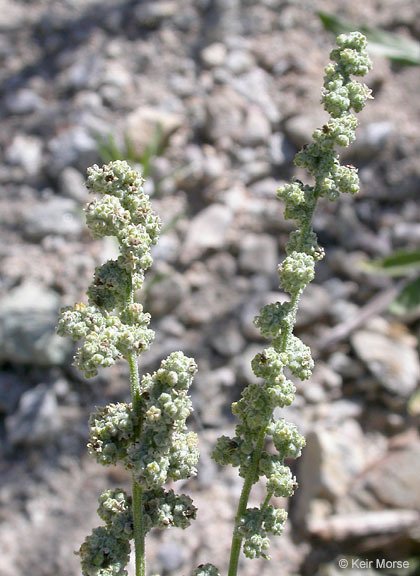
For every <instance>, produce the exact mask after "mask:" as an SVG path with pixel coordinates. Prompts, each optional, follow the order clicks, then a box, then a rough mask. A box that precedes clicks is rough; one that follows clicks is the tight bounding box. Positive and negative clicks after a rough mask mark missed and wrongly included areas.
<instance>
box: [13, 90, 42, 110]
mask: <svg viewBox="0 0 420 576" xmlns="http://www.w3.org/2000/svg"><path fill="white" fill-rule="evenodd" d="M5 105H6V109H7V110H8V112H9V113H10V114H16V115H19V116H20V115H24V114H31V113H32V112H37V111H38V110H41V109H42V108H44V106H45V102H44V100H43V99H42V98H41V97H40V96H39V95H38V94H37V93H36V92H35V90H32V89H31V88H22V89H20V90H18V91H17V92H12V93H10V94H8V95H7V96H6V99H5Z"/></svg>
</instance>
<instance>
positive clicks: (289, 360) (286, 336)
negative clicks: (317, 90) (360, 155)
mask: <svg viewBox="0 0 420 576" xmlns="http://www.w3.org/2000/svg"><path fill="white" fill-rule="evenodd" d="M337 45H338V48H337V49H335V50H333V51H332V52H331V54H330V57H331V60H332V62H331V63H330V64H329V65H328V66H327V67H326V69H325V77H324V89H323V93H322V102H323V104H324V108H325V110H326V111H327V112H328V113H329V114H330V116H331V117H330V120H329V121H328V122H327V123H326V124H325V125H324V126H323V127H322V128H320V129H319V130H315V132H314V133H313V142H312V143H311V144H309V145H308V146H305V147H304V148H303V150H301V151H300V152H298V154H297V155H296V157H295V164H296V166H299V167H303V168H306V169H307V170H308V172H309V173H310V174H311V175H312V176H313V178H314V181H315V183H314V185H313V186H310V185H305V184H303V183H302V182H300V181H295V182H292V183H288V184H285V185H283V186H282V187H281V188H280V189H279V191H278V197H279V198H280V199H281V200H282V201H283V202H284V204H285V218H287V219H293V220H295V221H296V225H297V230H296V231H294V232H292V234H291V235H290V238H289V242H288V244H287V246H286V252H287V256H286V258H285V259H284V260H283V262H282V263H281V264H280V265H279V267H278V275H279V279H280V287H281V288H282V289H283V290H284V291H285V292H286V293H288V294H289V300H288V301H286V302H275V303H273V304H268V305H267V306H264V307H263V308H262V309H261V310H260V314H259V315H258V316H257V317H256V318H255V321H254V322H255V325H256V326H257V327H258V328H259V329H260V331H261V334H262V335H263V336H264V337H265V338H268V339H271V345H270V346H269V347H268V348H266V349H265V350H264V351H263V352H261V353H259V354H257V355H256V356H255V357H254V359H253V360H252V369H253V372H254V374H255V376H256V377H257V378H261V379H262V380H263V383H255V384H250V385H249V386H248V387H247V388H245V390H244V391H243V392H242V397H241V399H240V400H239V401H238V402H235V403H234V404H233V405H232V411H233V413H234V414H235V415H236V416H237V417H238V419H239V423H238V425H237V426H236V430H235V436H234V437H233V438H228V437H227V436H222V437H221V438H219V440H218V442H217V444H216V447H215V450H214V452H213V458H214V459H215V460H216V462H218V463H220V464H221V465H226V464H231V465H233V466H238V467H239V473H240V475H241V476H243V477H244V479H245V484H244V491H246V490H248V493H249V491H250V489H251V486H252V484H253V483H255V482H256V481H257V480H258V478H259V477H260V476H265V477H266V479H267V482H266V489H267V498H266V500H265V502H264V504H263V505H262V506H261V508H252V509H247V510H246V509H244V508H243V503H242V502H243V499H241V502H240V504H239V509H238V517H237V522H236V527H235V532H234V541H233V542H234V544H235V539H236V544H237V543H238V541H239V542H241V541H242V543H243V551H244V553H245V555H246V556H247V557H249V558H257V557H259V556H265V555H266V552H267V550H268V548H269V538H268V535H269V534H274V535H277V534H280V533H281V531H282V530H283V526H284V523H285V521H286V512H285V511H284V510H281V509H279V510H276V509H275V508H273V507H272V506H270V505H269V501H270V498H271V496H277V497H288V496H291V495H292V494H293V492H294V490H295V489H296V488H297V484H296V480H295V478H294V477H293V475H292V473H291V471H290V469H289V468H288V466H287V465H286V464H285V459H286V458H297V457H298V456H300V453H301V450H302V448H303V446H304V445H305V439H304V438H303V436H301V435H300V434H299V433H298V431H297V429H296V427H295V426H294V425H293V424H289V423H288V422H286V421H285V420H283V419H281V420H276V419H275V418H274V416H273V413H274V409H275V408H282V407H284V406H287V405H289V404H290V403H291V402H292V401H293V399H294V393H295V387H294V385H293V382H292V381H291V380H290V379H288V378H287V377H286V374H285V371H286V372H287V371H288V372H289V373H290V374H291V375H292V376H294V377H296V378H299V379H300V380H306V379H308V378H309V377H310V375H311V372H312V369H313V360H312V357H311V352H310V349H309V347H308V346H306V345H305V344H304V343H303V342H302V341H301V340H300V339H299V338H298V337H297V336H295V335H294V334H293V326H294V324H295V319H296V312H297V307H298V303H299V298H300V296H301V294H302V292H303V290H304V288H305V286H306V285H307V284H308V283H309V282H311V281H312V280H313V278H314V274H315V263H316V262H317V261H318V260H320V259H321V258H322V257H323V250H322V248H321V247H320V246H319V245H318V242H317V237H316V234H315V233H314V232H313V230H312V227H311V219H312V215H313V212H314V209H315V206H316V202H317V200H318V198H319V197H322V196H324V197H327V198H329V199H330V200H334V199H335V198H336V197H337V196H338V195H339V194H340V193H351V194H354V193H355V192H357V191H358V184H359V181H358V176H357V170H356V168H354V167H353V166H341V165H340V163H339V156H338V154H337V152H336V151H335V146H336V145H338V146H348V145H349V144H350V143H351V142H353V141H354V139H355V129H356V127H357V120H356V118H355V116H354V115H353V113H352V110H353V111H354V112H359V111H360V110H361V109H362V108H363V106H364V104H365V102H366V100H367V99H369V98H371V96H370V90H369V88H367V86H366V85H364V84H360V83H359V82H357V81H355V80H352V79H351V77H350V75H355V76H362V75H364V74H366V73H367V72H368V70H369V69H370V67H371V64H370V60H369V58H368V56H367V52H366V39H365V38H364V36H363V35H362V34H360V33H359V32H354V33H351V34H347V35H341V36H339V37H338V38H337ZM267 436H271V437H272V440H273V445H274V447H275V449H276V450H277V452H278V454H277V455H272V454H269V453H268V452H267V451H265V450H264V439H265V438H266V437H267ZM244 493H245V494H246V493H247V492H243V494H244ZM241 507H242V508H241ZM236 549H237V550H238V546H236ZM237 553H238V552H237ZM236 561H237V560H236Z"/></svg>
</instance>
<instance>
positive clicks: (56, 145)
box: [48, 126, 98, 176]
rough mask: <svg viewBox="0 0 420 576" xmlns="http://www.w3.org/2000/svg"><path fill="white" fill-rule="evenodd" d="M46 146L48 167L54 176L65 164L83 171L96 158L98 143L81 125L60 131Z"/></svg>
mask: <svg viewBox="0 0 420 576" xmlns="http://www.w3.org/2000/svg"><path fill="white" fill-rule="evenodd" d="M48 148H49V150H50V153H51V161H50V163H49V165H48V169H49V171H50V173H51V174H53V175H54V176H56V175H58V174H59V173H60V172H61V171H62V170H63V169H64V168H66V167H67V166H74V167H76V168H79V169H80V170H81V171H85V170H86V168H87V167H88V166H91V165H92V164H94V163H95V162H96V161H97V160H98V144H97V142H96V141H95V139H94V138H93V137H92V136H91V135H90V134H89V132H88V131H87V130H86V128H83V127H82V126H74V127H73V128H69V129H67V130H65V131H63V132H61V133H60V134H58V135H57V136H55V137H54V138H52V139H51V140H50V142H49V144H48Z"/></svg>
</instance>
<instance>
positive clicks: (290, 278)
mask: <svg viewBox="0 0 420 576" xmlns="http://www.w3.org/2000/svg"><path fill="white" fill-rule="evenodd" d="M278 275H279V278H280V286H281V287H282V288H283V289H284V290H285V291H286V292H289V293H290V294H296V293H297V292H299V291H300V290H302V289H303V288H304V287H305V286H306V284H309V282H311V281H312V280H313V279H314V277H315V262H314V259H313V258H312V256H310V255H309V254H305V253H303V252H292V253H291V254H290V255H289V256H287V258H285V259H284V260H283V262H282V263H281V264H280V265H279V268H278Z"/></svg>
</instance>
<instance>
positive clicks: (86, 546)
mask: <svg viewBox="0 0 420 576" xmlns="http://www.w3.org/2000/svg"><path fill="white" fill-rule="evenodd" d="M79 555H80V563H81V566H82V572H83V575H84V576H127V571H126V570H125V566H126V565H127V563H128V560H129V557H130V542H129V540H128V539H127V538H125V537H123V538H121V537H120V536H119V535H118V533H116V532H115V531H114V530H113V528H112V527H109V526H100V527H99V528H94V529H93V531H92V534H91V535H90V536H87V538H86V540H85V541H84V542H83V544H82V545H81V547H80V550H79Z"/></svg>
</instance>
